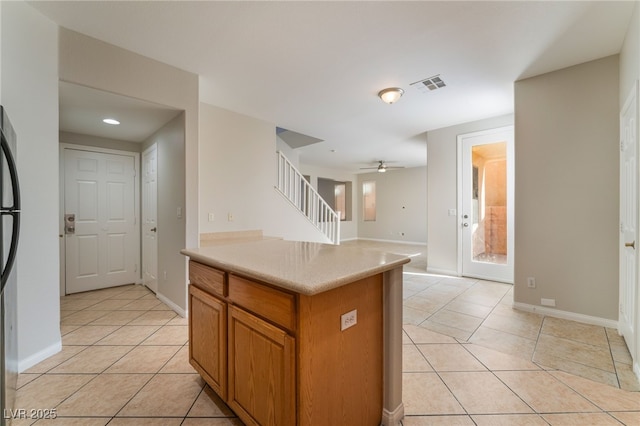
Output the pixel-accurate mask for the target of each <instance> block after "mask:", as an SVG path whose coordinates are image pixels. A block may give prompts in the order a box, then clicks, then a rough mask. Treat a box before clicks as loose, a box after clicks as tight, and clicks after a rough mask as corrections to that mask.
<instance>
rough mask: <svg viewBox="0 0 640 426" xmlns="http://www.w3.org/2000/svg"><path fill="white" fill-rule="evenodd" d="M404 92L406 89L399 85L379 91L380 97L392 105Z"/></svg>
mask: <svg viewBox="0 0 640 426" xmlns="http://www.w3.org/2000/svg"><path fill="white" fill-rule="evenodd" d="M403 94H404V90H402V89H401V88H399V87H389V88H387V89H383V90H381V91H379V92H378V97H379V98H380V99H382V101H383V102H386V103H388V104H389V105H391V104H392V103H394V102H396V101H397V100H398V99H400V97H401V96H402V95H403Z"/></svg>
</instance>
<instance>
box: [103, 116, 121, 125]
mask: <svg viewBox="0 0 640 426" xmlns="http://www.w3.org/2000/svg"><path fill="white" fill-rule="evenodd" d="M102 122H103V123H106V124H111V125H113V126H117V125H118V124H120V122H119V121H118V120H116V119H113V118H105V119H104V120H102Z"/></svg>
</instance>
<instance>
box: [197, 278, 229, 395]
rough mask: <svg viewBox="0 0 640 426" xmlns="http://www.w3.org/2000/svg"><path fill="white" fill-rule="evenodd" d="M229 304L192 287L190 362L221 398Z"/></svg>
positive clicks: (225, 370) (224, 391)
mask: <svg viewBox="0 0 640 426" xmlns="http://www.w3.org/2000/svg"><path fill="white" fill-rule="evenodd" d="M226 325H227V305H226V303H224V302H223V301H221V300H220V299H218V298H216V297H214V296H211V295H210V294H208V293H206V292H204V291H202V290H200V289H199V288H197V287H195V286H193V285H190V286H189V361H190V362H191V365H193V367H194V368H195V369H196V370H197V371H198V373H200V375H201V376H202V377H203V378H204V379H205V381H206V382H207V383H208V384H209V386H211V388H212V389H213V390H214V391H215V392H216V393H217V394H218V395H219V396H220V397H221V398H222V399H225V398H226V391H227V389H226V388H227V344H226V342H227V327H226Z"/></svg>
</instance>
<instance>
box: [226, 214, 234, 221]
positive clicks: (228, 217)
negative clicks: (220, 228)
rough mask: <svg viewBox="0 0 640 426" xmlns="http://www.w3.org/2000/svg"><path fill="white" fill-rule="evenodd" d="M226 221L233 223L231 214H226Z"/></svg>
mask: <svg viewBox="0 0 640 426" xmlns="http://www.w3.org/2000/svg"><path fill="white" fill-rule="evenodd" d="M227 220H228V221H229V222H233V213H228V214H227Z"/></svg>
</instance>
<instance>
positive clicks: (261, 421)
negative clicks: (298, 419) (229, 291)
mask: <svg viewBox="0 0 640 426" xmlns="http://www.w3.org/2000/svg"><path fill="white" fill-rule="evenodd" d="M227 402H228V404H229V406H230V407H231V409H232V410H233V411H235V412H236V413H237V414H238V416H239V417H240V418H241V419H242V420H243V421H244V422H245V423H248V424H255V425H271V426H277V425H294V424H295V339H294V338H293V337H291V336H290V335H288V334H287V333H286V332H285V331H284V330H281V329H279V328H277V327H274V326H273V325H271V324H269V323H267V322H266V321H264V320H261V319H260V318H258V317H256V316H254V315H251V314H250V313H248V312H245V311H244V310H242V309H239V308H236V307H235V306H231V307H230V308H229V395H228V400H227Z"/></svg>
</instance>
